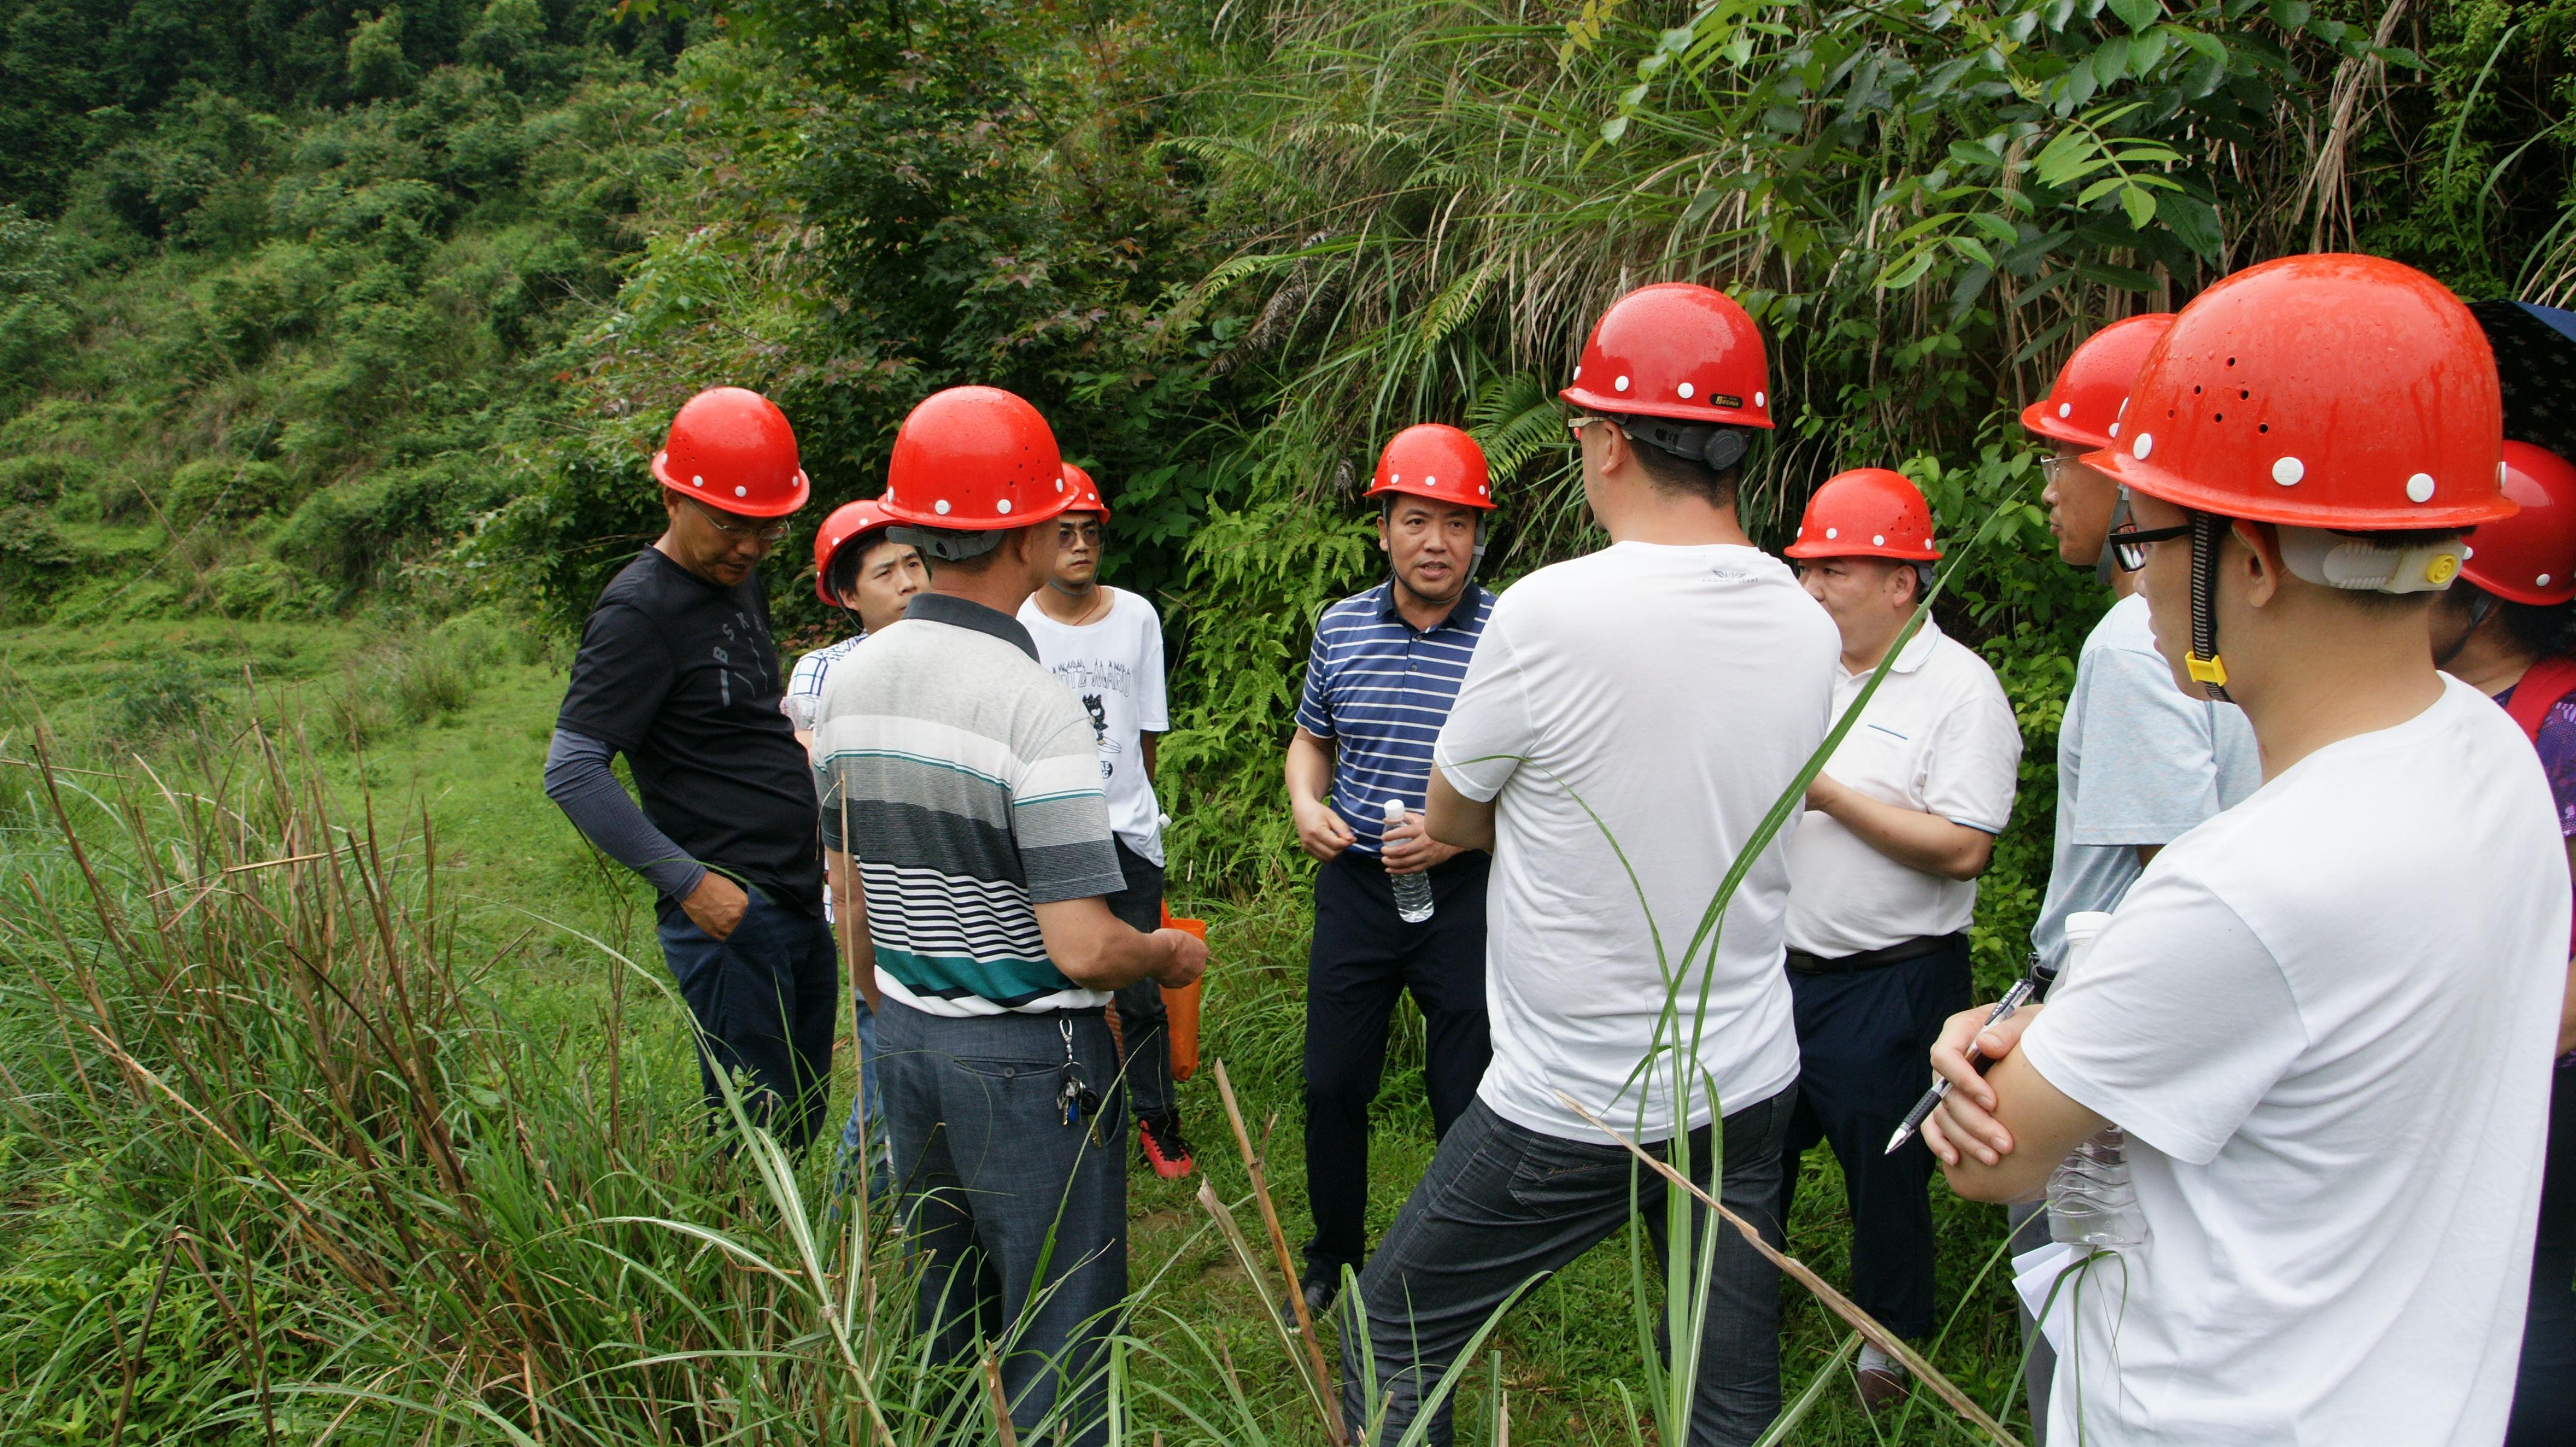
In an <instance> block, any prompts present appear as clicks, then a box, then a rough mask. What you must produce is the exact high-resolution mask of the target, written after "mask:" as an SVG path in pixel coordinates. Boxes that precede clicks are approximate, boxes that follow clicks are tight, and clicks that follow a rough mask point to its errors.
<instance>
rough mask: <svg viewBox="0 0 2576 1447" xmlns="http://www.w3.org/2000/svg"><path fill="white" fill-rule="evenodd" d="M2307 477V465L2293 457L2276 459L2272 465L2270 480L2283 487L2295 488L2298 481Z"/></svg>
mask: <svg viewBox="0 0 2576 1447" xmlns="http://www.w3.org/2000/svg"><path fill="white" fill-rule="evenodd" d="M2307 475H2308V465H2307V464H2306V463H2304V462H2301V461H2300V460H2299V459H2297V458H2295V457H2283V458H2278V459H2275V460H2274V461H2273V463H2272V480H2273V481H2274V482H2277V483H2279V484H2281V485H2282V486H2283V487H2296V486H2298V485H2299V479H2301V478H2303V477H2306V476H2307Z"/></svg>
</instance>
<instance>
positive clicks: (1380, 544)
mask: <svg viewBox="0 0 2576 1447" xmlns="http://www.w3.org/2000/svg"><path fill="white" fill-rule="evenodd" d="M1386 513H1387V510H1386V509H1385V508H1383V507H1381V508H1379V509H1378V510H1377V550H1378V551H1379V552H1381V553H1391V552H1393V551H1395V550H1394V548H1392V547H1390V546H1389V545H1388V543H1387V538H1386Z"/></svg>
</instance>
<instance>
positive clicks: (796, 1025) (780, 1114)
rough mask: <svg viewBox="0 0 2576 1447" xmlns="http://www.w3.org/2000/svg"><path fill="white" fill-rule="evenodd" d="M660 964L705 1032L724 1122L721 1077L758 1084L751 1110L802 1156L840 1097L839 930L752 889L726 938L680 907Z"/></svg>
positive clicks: (711, 1104) (707, 1070) (705, 1062)
mask: <svg viewBox="0 0 2576 1447" xmlns="http://www.w3.org/2000/svg"><path fill="white" fill-rule="evenodd" d="M659 933H660V935H661V938H662V958H663V960H664V961H666V962H667V963H668V964H669V965H670V967H671V977H672V979H674V980H675V981H677V982H678V983H679V986H680V998H681V999H682V1000H685V1001H687V1002H688V1006H689V1013H690V1015H692V1016H693V1017H695V1018H696V1020H697V1024H698V1031H699V1036H700V1039H699V1050H698V1075H699V1079H700V1081H701V1082H702V1083H703V1084H704V1086H705V1088H706V1093H707V1108H708V1109H709V1110H710V1111H713V1112H714V1113H715V1114H716V1115H717V1117H718V1118H719V1119H721V1118H722V1116H723V1114H724V1110H725V1105H724V1093H723V1092H722V1091H721V1090H719V1089H718V1088H717V1085H716V1072H717V1071H719V1070H722V1071H726V1072H728V1073H731V1072H735V1071H739V1072H741V1074H742V1075H743V1076H744V1078H745V1079H747V1080H748V1081H749V1082H750V1089H749V1090H748V1092H747V1093H746V1099H745V1100H744V1102H743V1104H744V1106H745V1107H746V1108H748V1110H749V1111H750V1113H751V1118H752V1119H753V1120H754V1121H756V1122H759V1123H760V1124H762V1125H765V1126H767V1127H768V1128H769V1130H770V1132H771V1133H772V1134H774V1135H776V1136H777V1137H778V1139H779V1141H780V1143H781V1144H783V1145H785V1146H786V1147H787V1148H788V1149H789V1150H791V1151H801V1150H803V1149H804V1148H805V1147H806V1146H807V1145H809V1144H811V1143H812V1142H813V1140H814V1137H815V1136H816V1135H817V1134H819V1133H820V1132H821V1131H822V1128H823V1112H824V1108H825V1107H826V1106H827V1105H828V1104H829V1103H830V1100H831V1093H832V1027H833V1026H834V1024H835V1023H837V1021H838V1018H839V1011H840V1006H841V966H840V961H839V958H838V953H837V951H835V950H834V949H833V947H832V932H831V930H830V929H829V928H827V927H826V926H825V925H824V923H823V921H822V919H821V918H820V917H819V916H816V915H809V914H804V913H801V912H799V911H797V910H794V909H790V908H789V907H787V906H786V905H783V904H780V903H778V902H777V901H775V900H773V899H771V898H769V897H768V896H767V895H764V894H761V893H759V892H757V891H754V892H753V893H752V896H751V902H750V903H749V904H747V905H745V906H744V908H743V911H742V920H741V922H740V923H739V924H736V925H735V926H734V931H733V933H732V934H730V935H728V936H726V937H725V938H723V939H721V940H719V939H717V938H715V937H714V936H713V935H710V934H708V933H707V932H706V931H704V930H702V929H699V928H698V927H697V925H696V924H695V923H693V922H691V920H690V919H689V917H688V916H687V915H685V914H682V913H681V912H680V911H678V910H676V909H675V910H672V911H671V912H670V917H669V918H667V919H665V920H663V921H662V922H661V924H660V926H659Z"/></svg>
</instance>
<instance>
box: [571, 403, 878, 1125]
mask: <svg viewBox="0 0 2576 1447" xmlns="http://www.w3.org/2000/svg"><path fill="white" fill-rule="evenodd" d="M653 474H654V476H655V478H656V479H658V480H659V481H660V482H661V483H662V487H663V493H662V500H663V505H664V508H665V509H666V511H667V512H668V514H669V519H670V524H669V527H668V530H666V531H665V532H664V533H663V534H662V536H661V537H660V538H659V539H657V540H655V542H654V544H653V546H652V547H650V548H647V549H645V550H644V552H642V553H641V554H639V555H638V556H637V557H636V559H635V561H634V562H632V563H629V564H628V565H627V566H626V567H625V569H624V570H622V571H621V572H619V573H618V575H617V576H616V578H614V579H613V580H611V581H610V583H609V585H608V587H607V588H606V589H604V590H603V591H602V592H601V593H600V595H599V601H598V603H597V604H596V605H594V606H593V608H592V610H591V614H590V621H589V622H588V623H587V624H585V625H584V626H583V629H582V639H581V651H580V653H579V654H578V655H577V656H576V657H575V658H574V660H573V668H572V685H571V687H570V688H569V689H568V690H567V691H566V693H565V695H564V702H563V710H562V712H561V713H560V714H559V715H558V716H557V718H556V721H555V735H554V742H553V745H552V747H551V748H549V749H548V751H547V754H546V793H547V795H548V796H549V797H551V798H552V799H553V800H554V801H555V802H556V803H557V804H558V805H560V806H561V807H562V809H563V811H564V813H565V814H566V815H568V816H569V817H570V818H571V819H572V821H573V823H574V825H575V826H577V827H578V828H580V830H581V831H582V833H583V834H584V835H586V836H588V837H589V839H590V841H591V842H592V843H593V844H596V845H597V846H599V848H600V850H601V851H602V852H604V853H606V854H607V855H608V856H609V857H611V858H613V859H615V860H617V861H618V862H619V863H621V864H624V865H626V866H627V867H628V868H630V869H633V870H635V871H636V872H637V873H639V874H641V875H643V876H644V877H645V879H647V880H648V881H650V882H651V883H652V884H653V886H654V887H655V889H657V890H658V891H660V896H661V897H660V899H659V900H658V901H657V903H656V915H657V918H658V920H659V932H660V935H661V942H662V954H663V958H664V959H665V960H666V961H668V962H669V964H670V968H671V973H672V976H673V977H674V978H675V979H676V980H677V981H678V983H679V986H680V994H681V997H682V998H683V999H684V1000H686V1001H687V1002H688V1006H689V1010H690V1013H691V1014H692V1015H694V1016H695V1017H696V1019H697V1024H698V1029H699V1031H700V1032H701V1034H702V1036H703V1045H704V1047H705V1048H704V1049H703V1050H702V1051H701V1054H700V1066H701V1070H702V1072H703V1073H704V1075H705V1079H706V1088H707V1096H708V1103H709V1105H710V1107H711V1108H713V1109H717V1110H719V1111H720V1110H721V1109H722V1108H723V1096H722V1093H721V1091H720V1089H719V1087H718V1084H717V1081H716V1077H715V1072H716V1071H718V1070H723V1071H727V1072H733V1071H739V1072H741V1073H742V1074H743V1075H744V1076H746V1077H747V1078H748V1081H747V1087H746V1097H747V1098H746V1104H747V1105H748V1106H749V1107H750V1108H751V1111H752V1114H753V1117H754V1119H756V1120H759V1121H762V1122H763V1123H764V1124H767V1125H768V1126H769V1127H770V1128H771V1129H773V1130H775V1131H776V1132H777V1133H778V1135H779V1137H780V1138H781V1140H782V1141H784V1142H785V1143H786V1144H787V1145H788V1146H789V1147H790V1148H802V1147H803V1146H804V1145H805V1144H807V1143H808V1142H809V1141H811V1140H812V1139H813V1138H814V1135H815V1133H816V1131H817V1130H818V1129H819V1127H820V1126H821V1123H822V1118H823V1108H824V1103H825V1099H826V1097H827V1095H828V1093H829V1090H830V1084H831V1064H832V1028H833V1023H834V1011H835V1010H836V1009H837V1007H838V1001H839V988H838V982H839V971H838V969H837V967H836V966H835V963H834V958H833V949H832V937H831V933H830V931H829V930H828V929H827V928H826V927H825V925H824V923H823V917H822V916H823V864H822V844H821V839H820V836H819V832H818V828H817V818H816V814H815V808H814V783H813V775H812V773H811V771H810V770H809V768H808V767H807V764H806V759H805V750H804V748H803V746H802V745H800V744H798V743H797V741H796V734H795V731H794V728H793V726H792V725H791V724H790V723H789V721H788V719H787V716H786V714H785V713H784V712H783V711H782V710H781V708H780V706H779V703H780V699H781V697H782V695H783V694H784V692H785V688H784V683H783V678H782V675H781V673H780V670H779V667H778V653H777V649H776V648H775V646H774V645H773V644H772V643H771V641H770V636H769V603H768V598H767V595H766V594H765V593H764V591H763V590H762V587H761V581H760V572H759V563H760V560H761V559H762V558H763V557H765V556H767V554H768V552H769V550H770V548H771V547H772V546H773V545H774V544H775V543H776V542H777V541H778V539H779V537H780V536H781V535H783V534H784V533H785V531H786V529H785V527H784V526H783V525H782V524H779V523H776V522H774V521H772V520H773V519H777V518H782V517H784V516H786V515H787V514H788V513H791V512H793V511H795V510H796V509H797V508H798V507H800V506H802V505H803V504H804V502H805V499H806V496H807V494H808V488H807V486H806V481H805V474H804V472H803V471H802V470H800V469H799V467H798V466H797V458H796V441H795V435H794V433H793V432H792V431H790V430H789V428H788V425H787V418H786V416H785V414H783V413H781V412H780V411H779V410H778V408H777V407H776V406H775V405H774V404H772V403H771V402H769V401H768V399H766V398H764V397H761V396H759V395H758V394H756V393H752V392H746V391H743V390H741V389H739V388H718V389H716V390H714V391H711V392H705V393H701V394H699V395H698V396H697V397H694V398H692V399H690V401H689V402H688V404H687V405H686V406H684V407H682V408H681V409H680V413H679V416H678V417H677V418H676V419H674V421H673V422H672V425H671V438H670V443H669V445H668V446H667V447H666V448H665V449H664V450H663V451H661V452H659V453H657V454H655V456H654V459H653ZM620 753H622V754H624V755H625V756H626V762H627V766H628V769H629V770H630V771H631V772H632V773H633V775H634V778H635V784H636V788H637V789H638V791H639V792H641V793H642V795H643V799H644V802H643V807H642V808H641V809H638V808H637V807H636V804H635V801H634V799H633V798H631V797H630V796H629V795H628V794H627V793H626V791H625V789H624V788H622V787H621V786H620V785H619V784H618V782H617V779H616V776H615V775H613V774H611V773H610V772H609V768H608V765H609V760H610V758H611V757H612V756H613V755H616V754H620Z"/></svg>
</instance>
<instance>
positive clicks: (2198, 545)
mask: <svg viewBox="0 0 2576 1447" xmlns="http://www.w3.org/2000/svg"><path fill="white" fill-rule="evenodd" d="M2227 525H2228V520H2227V519H2225V518H2223V517H2219V516H2217V515H2215V514H2213V513H2205V512H2196V513H2193V514H2192V515H2191V652H2190V654H2189V655H2188V656H2186V657H2185V658H2184V659H2183V667H2184V669H2185V671H2187V672H2189V673H2190V674H2191V678H2192V681H2193V682H2194V683H2197V684H2199V685H2200V687H2201V691H2202V692H2203V693H2206V694H2208V695H2209V696H2210V697H2211V698H2214V699H2216V700H2218V701H2219V702H2220V703H2233V702H2235V700H2233V699H2231V698H2229V697H2228V696H2227V665H2226V663H2224V662H2223V661H2221V660H2220V658H2219V656H2218V542H2219V539H2220V538H2222V537H2224V536H2226V528H2227Z"/></svg>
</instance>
